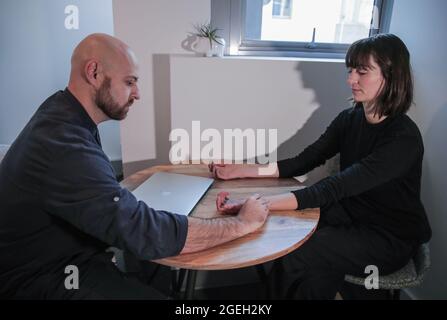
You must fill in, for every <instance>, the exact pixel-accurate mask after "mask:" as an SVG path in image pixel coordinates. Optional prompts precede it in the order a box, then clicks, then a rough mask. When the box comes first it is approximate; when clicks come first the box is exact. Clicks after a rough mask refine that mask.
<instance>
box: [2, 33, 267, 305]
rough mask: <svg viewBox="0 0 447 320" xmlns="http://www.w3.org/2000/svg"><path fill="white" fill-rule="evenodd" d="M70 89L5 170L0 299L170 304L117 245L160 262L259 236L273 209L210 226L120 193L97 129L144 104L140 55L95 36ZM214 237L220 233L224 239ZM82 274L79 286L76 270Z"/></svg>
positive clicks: (40, 117) (248, 210) (12, 152)
mask: <svg viewBox="0 0 447 320" xmlns="http://www.w3.org/2000/svg"><path fill="white" fill-rule="evenodd" d="M71 63H72V70H71V74H70V81H69V84H68V87H67V88H66V89H65V90H64V91H59V92H56V93H55V94H54V95H52V96H51V97H49V98H48V99H47V100H46V101H45V102H44V103H43V104H42V105H41V106H40V107H39V109H38V110H37V111H36V113H35V114H34V116H33V117H32V118H31V120H30V121H29V123H28V124H27V125H26V126H25V128H24V129H23V131H22V132H21V133H20V135H19V136H18V137H17V139H16V141H15V142H14V143H13V145H12V146H11V148H10V149H9V151H8V153H7V154H6V156H5V158H4V159H3V161H2V163H1V166H0V295H1V296H2V297H3V298H12V299H163V298H164V297H163V296H162V295H160V294H159V293H158V292H157V291H155V290H154V289H153V288H150V287H148V286H146V285H144V284H142V283H140V282H138V281H137V280H134V279H131V278H130V277H128V276H126V275H125V274H122V273H121V272H120V271H119V270H118V269H117V268H116V266H115V265H114V263H113V262H112V261H111V260H112V256H111V254H110V253H106V252H105V249H106V248H108V247H109V246H114V247H118V248H121V249H123V250H126V251H129V252H131V253H132V254H133V255H135V256H136V257H137V258H138V259H141V260H152V259H159V258H163V257H167V256H174V255H177V254H179V253H188V252H194V251H199V250H203V249H206V248H209V247H212V246H216V245H218V244H221V243H224V242H227V241H230V240H233V239H235V238H238V237H241V236H243V235H245V234H247V233H250V232H252V231H254V230H256V229H258V228H259V227H260V226H262V224H263V223H264V222H265V219H266V217H267V214H268V208H267V203H266V201H265V200H263V199H260V198H259V197H256V196H253V197H251V198H250V199H249V200H248V201H247V202H246V203H245V205H244V206H243V207H242V209H241V210H240V212H239V214H238V215H237V216H232V217H226V218H222V219H214V220H202V219H197V218H190V217H185V216H180V215H176V214H173V213H169V212H165V211H155V210H153V209H151V208H150V207H149V206H148V205H146V204H145V203H143V202H141V201H140V202H138V201H137V200H136V199H135V197H134V196H133V195H132V194H131V193H130V192H129V191H128V190H126V189H123V188H121V186H120V185H119V183H118V182H117V180H116V178H115V173H114V171H113V168H112V166H111V164H110V162H109V160H108V158H107V156H106V155H105V154H104V152H103V151H102V149H101V141H100V138H99V134H98V128H97V125H98V124H99V123H101V122H103V121H106V120H109V119H114V120H122V119H124V118H125V117H126V115H127V113H128V111H129V109H130V107H131V106H132V104H133V102H134V101H135V100H138V99H139V98H140V95H139V89H138V67H137V61H136V58H135V55H134V54H133V52H132V51H131V50H130V48H129V47H128V46H127V45H126V44H124V43H123V42H121V41H120V40H118V39H116V38H114V37H111V36H108V35H105V34H93V35H90V36H88V37H87V38H85V39H84V40H83V41H81V43H79V45H78V46H77V47H76V49H75V50H74V52H73V56H72V61H71ZM216 235H219V236H218V237H216ZM73 267H76V268H77V270H78V271H79V286H78V287H77V288H76V286H75V288H73V286H72V285H73V284H74V283H76V282H73V281H72V280H73V278H72V277H71V278H69V280H70V281H66V280H67V279H68V278H67V277H70V276H73V275H74V273H72V271H67V272H68V273H66V270H75V269H74V268H73Z"/></svg>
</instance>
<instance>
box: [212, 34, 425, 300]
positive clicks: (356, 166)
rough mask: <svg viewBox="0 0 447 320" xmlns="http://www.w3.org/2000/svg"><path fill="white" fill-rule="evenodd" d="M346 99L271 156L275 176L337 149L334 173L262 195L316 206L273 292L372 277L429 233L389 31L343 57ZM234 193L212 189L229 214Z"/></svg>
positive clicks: (415, 142)
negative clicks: (305, 142) (324, 123)
mask: <svg viewBox="0 0 447 320" xmlns="http://www.w3.org/2000/svg"><path fill="white" fill-rule="evenodd" d="M346 66H347V68H348V80H347V82H348V84H349V86H350V87H351V89H352V95H353V101H354V103H353V107H351V108H348V109H346V110H344V111H343V112H341V113H340V114H339V115H338V116H337V117H336V118H335V119H334V120H333V121H332V123H331V124H330V125H329V127H328V128H327V129H326V131H325V132H324V133H323V135H322V136H321V137H320V138H319V139H318V140H317V141H316V142H314V143H313V144H312V145H310V146H309V147H307V148H306V149H305V150H304V151H303V152H301V153H300V154H299V155H298V156H297V157H295V158H291V159H287V160H283V161H279V162H278V163H277V170H276V172H275V173H274V174H273V176H274V177H280V178H286V177H294V176H300V175H303V174H305V173H307V172H308V171H310V170H312V169H314V168H315V167H317V166H320V165H322V164H324V163H325V161H326V160H328V159H330V158H331V157H333V156H334V155H336V154H337V153H339V154H340V172H339V173H338V174H336V175H333V176H330V177H327V178H325V179H323V180H321V181H319V182H318V183H316V184H314V185H312V186H309V187H307V188H305V189H300V190H297V191H294V192H292V193H287V194H282V195H278V196H270V197H265V198H266V199H267V200H268V203H269V207H270V210H290V209H299V210H301V209H306V208H316V207H319V208H320V209H321V214H320V222H319V225H318V228H317V230H316V232H315V233H314V234H313V236H312V237H311V238H310V239H309V240H308V241H307V242H306V243H305V244H304V245H303V246H301V247H300V248H299V249H298V250H296V251H295V252H292V253H291V254H289V255H287V256H285V257H284V258H282V259H280V260H277V261H276V262H275V264H274V267H273V269H272V272H271V275H270V281H271V282H272V283H271V285H272V286H273V288H274V294H275V297H278V298H286V297H288V298H302V299H333V298H334V296H335V294H336V293H337V292H338V291H339V290H340V288H341V285H342V284H343V280H344V276H345V274H351V275H355V276H363V277H364V276H366V274H365V268H366V267H367V266H369V265H374V266H376V267H377V268H378V271H379V276H380V275H386V274H389V273H392V272H394V271H396V270H398V269H399V268H401V267H402V266H404V265H405V264H406V263H407V262H408V261H409V259H411V257H412V255H413V254H414V252H415V250H416V249H417V247H418V246H419V245H420V244H421V243H424V242H427V241H428V240H429V239H430V237H431V229H430V226H429V222H428V220H427V216H426V214H425V211H424V207H423V205H422V203H421V200H420V184H421V171H422V158H423V152H424V149H423V143H422V138H421V135H420V132H419V130H418V128H417V126H416V124H415V123H414V122H413V121H412V120H411V119H410V118H409V117H408V116H407V115H406V112H407V111H408V109H409V108H410V106H411V104H412V100H413V81H412V75H411V67H410V55H409V52H408V49H407V48H406V46H405V44H404V43H403V42H402V41H401V40H400V39H399V38H398V37H397V36H395V35H392V34H380V35H376V36H373V37H370V38H366V39H362V40H359V41H357V42H355V43H353V44H352V45H351V47H350V48H349V50H348V53H347V55H346ZM260 167H261V166H260V165H211V166H210V170H211V171H213V173H214V175H215V176H216V177H217V178H221V179H235V178H246V177H253V178H254V177H265V176H260V175H259V168H260ZM242 203H243V201H242V200H230V199H228V194H227V193H223V194H220V195H219V196H218V199H217V206H218V209H219V210H220V211H222V212H224V213H232V212H237V211H238V210H239V208H240V206H241V204H242Z"/></svg>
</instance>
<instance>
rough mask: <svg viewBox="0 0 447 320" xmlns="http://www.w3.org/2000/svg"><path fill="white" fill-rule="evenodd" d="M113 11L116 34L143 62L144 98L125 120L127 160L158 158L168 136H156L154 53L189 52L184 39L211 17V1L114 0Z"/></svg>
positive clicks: (124, 132)
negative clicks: (159, 146)
mask: <svg viewBox="0 0 447 320" xmlns="http://www.w3.org/2000/svg"><path fill="white" fill-rule="evenodd" d="M113 12H114V21H115V34H116V36H117V37H118V38H120V39H122V40H124V41H125V42H126V43H128V44H129V45H130V46H131V47H132V48H133V49H134V51H135V53H136V55H137V57H138V59H139V64H140V80H139V86H140V90H141V100H140V101H137V102H136V103H135V104H134V106H133V107H132V109H131V112H129V114H128V117H127V119H126V120H124V121H122V123H121V142H122V150H123V162H124V163H129V162H135V161H141V160H147V159H155V158H157V157H160V155H159V154H157V147H156V143H157V139H167V137H157V136H156V124H155V121H154V119H155V110H154V105H155V103H154V99H155V98H156V97H154V86H156V85H157V81H158V80H159V79H158V78H157V77H156V76H154V63H153V61H154V59H155V60H156V59H157V56H154V55H157V54H171V53H182V52H186V51H185V49H183V47H182V42H183V41H184V40H185V39H187V37H188V32H193V31H194V30H193V25H194V24H196V23H203V22H205V21H207V20H209V19H210V14H211V13H210V12H211V9H210V1H209V0H194V1H185V0H169V1H165V0H151V1H147V0H114V1H113ZM155 67H157V65H155ZM160 76H161V77H163V76H168V74H166V73H165V74H162V75H160ZM164 89H167V88H164ZM162 116H163V115H162ZM160 121H165V122H169V119H166V118H164V119H160ZM161 156H163V155H161ZM126 168H127V167H126V165H125V166H124V174H125V175H128V174H129V171H128V170H127V169H126Z"/></svg>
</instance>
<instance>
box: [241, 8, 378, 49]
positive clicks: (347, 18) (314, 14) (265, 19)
mask: <svg viewBox="0 0 447 320" xmlns="http://www.w3.org/2000/svg"><path fill="white" fill-rule="evenodd" d="M246 5H247V7H246V18H245V39H246V40H269V41H298V42H310V41H311V40H312V33H313V30H314V28H315V29H316V32H315V42H327V43H345V44H349V43H352V42H354V41H356V40H358V39H361V38H366V37H368V35H369V29H370V27H371V19H372V14H373V7H374V0H247V1H246ZM278 18H281V19H278Z"/></svg>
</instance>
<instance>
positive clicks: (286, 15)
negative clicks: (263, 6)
mask: <svg viewBox="0 0 447 320" xmlns="http://www.w3.org/2000/svg"><path fill="white" fill-rule="evenodd" d="M292 2H293V0H273V8H272V17H273V18H281V19H290V18H292Z"/></svg>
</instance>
